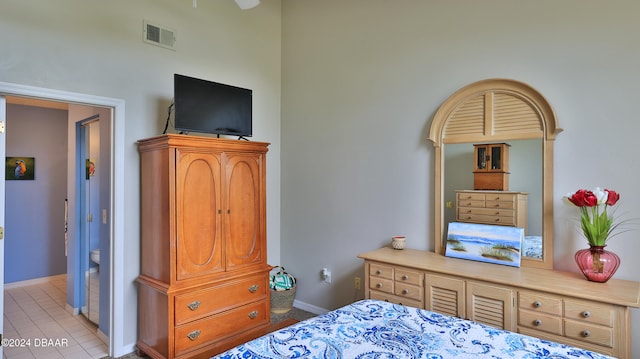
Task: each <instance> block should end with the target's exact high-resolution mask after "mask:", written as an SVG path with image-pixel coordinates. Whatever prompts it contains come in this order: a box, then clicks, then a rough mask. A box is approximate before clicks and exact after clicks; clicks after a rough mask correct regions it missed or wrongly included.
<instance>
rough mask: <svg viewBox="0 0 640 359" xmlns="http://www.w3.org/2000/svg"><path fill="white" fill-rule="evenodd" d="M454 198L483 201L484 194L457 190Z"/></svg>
mask: <svg viewBox="0 0 640 359" xmlns="http://www.w3.org/2000/svg"><path fill="white" fill-rule="evenodd" d="M456 199H457V200H458V201H482V202H484V199H485V194H484V193H477V192H458V194H457V197H456Z"/></svg>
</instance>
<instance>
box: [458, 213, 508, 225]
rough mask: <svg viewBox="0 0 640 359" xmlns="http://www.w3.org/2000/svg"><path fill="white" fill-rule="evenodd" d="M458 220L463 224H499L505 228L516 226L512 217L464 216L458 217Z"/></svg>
mask: <svg viewBox="0 0 640 359" xmlns="http://www.w3.org/2000/svg"><path fill="white" fill-rule="evenodd" d="M458 220H459V221H462V222H471V223H488V224H497V225H503V226H513V225H515V223H516V222H515V218H514V217H513V216H511V217H498V216H487V215H481V214H464V215H461V216H458Z"/></svg>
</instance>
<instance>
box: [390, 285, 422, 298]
mask: <svg viewBox="0 0 640 359" xmlns="http://www.w3.org/2000/svg"><path fill="white" fill-rule="evenodd" d="M423 292H424V289H423V288H422V287H419V286H416V285H411V284H405V283H398V282H396V283H395V284H394V294H395V295H397V296H399V297H404V298H409V299H415V300H422V293H423Z"/></svg>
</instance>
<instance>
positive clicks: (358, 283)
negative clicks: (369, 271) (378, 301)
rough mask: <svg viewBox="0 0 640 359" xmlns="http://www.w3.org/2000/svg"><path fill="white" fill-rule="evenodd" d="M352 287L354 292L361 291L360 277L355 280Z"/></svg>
mask: <svg viewBox="0 0 640 359" xmlns="http://www.w3.org/2000/svg"><path fill="white" fill-rule="evenodd" d="M353 287H354V288H355V289H356V290H360V289H362V280H361V279H360V277H356V278H355V280H354V281H353Z"/></svg>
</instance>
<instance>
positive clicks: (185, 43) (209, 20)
mask: <svg viewBox="0 0 640 359" xmlns="http://www.w3.org/2000/svg"><path fill="white" fill-rule="evenodd" d="M0 9H2V11H0V46H1V48H2V53H3V55H2V57H1V58H0V81H2V82H6V83H15V84H21V85H28V86H36V87H42V88H48V89H56V90H62V91H69V92H73V93H82V94H88V95H96V96H101V97H107V98H115V99H123V100H124V101H125V118H124V119H120V120H121V121H119V122H118V121H117V122H116V123H119V124H122V125H123V126H124V127H125V128H124V131H123V133H124V134H125V137H126V138H125V139H124V144H125V148H124V149H123V151H124V158H125V159H126V163H119V165H120V167H118V168H116V169H115V170H116V171H120V172H119V173H120V174H122V171H124V172H125V184H124V188H123V189H122V191H124V198H125V201H126V203H125V205H124V207H125V212H126V213H124V214H123V218H125V223H124V228H125V230H124V231H125V238H121V239H120V240H122V241H123V242H124V243H123V246H124V252H125V253H124V257H125V258H124V260H123V263H125V264H126V268H124V270H123V276H122V278H116V280H117V281H118V282H117V283H119V285H121V286H123V287H124V296H125V298H124V308H119V309H120V310H125V311H126V313H125V316H124V317H125V325H124V327H123V328H121V330H123V331H124V334H123V337H124V338H125V340H124V341H125V342H124V345H123V347H124V349H129V351H131V350H132V349H133V345H134V343H135V340H136V336H137V325H136V323H137V314H136V313H137V310H136V308H137V303H136V300H137V297H136V287H135V283H134V280H135V277H136V276H137V275H138V274H139V268H140V250H139V238H140V226H139V210H140V208H139V194H138V193H139V191H138V188H139V186H140V183H139V161H138V153H137V149H136V145H135V143H136V141H137V140H138V139H140V138H144V137H149V136H154V135H158V134H160V133H161V132H162V129H163V127H164V121H165V117H166V111H167V107H168V106H169V104H170V102H171V98H172V96H173V74H174V73H182V74H185V75H190V76H193V77H199V78H204V79H207V80H212V81H218V82H223V83H228V84H232V85H236V86H240V87H245V88H251V89H253V99H254V103H253V109H254V121H253V123H254V131H253V133H254V137H253V139H254V140H256V141H266V142H271V143H272V145H271V146H270V150H269V153H268V155H267V162H268V164H267V206H268V208H267V231H268V233H267V235H268V247H269V253H268V257H269V262H270V263H278V262H279V261H280V253H279V247H280V244H279V243H280V94H281V67H280V64H281V61H280V60H281V48H280V43H281V9H280V1H279V0H269V1H263V4H261V5H260V6H259V7H256V8H254V9H251V10H246V11H242V10H240V9H239V8H238V6H237V5H236V4H235V2H234V1H233V0H200V1H198V2H197V8H194V7H193V1H191V0H139V1H126V0H115V1H109V2H96V1H83V0H58V1H55V2H54V1H51V2H48V1H36V0H28V1H21V0H0ZM143 20H149V21H152V22H155V23H159V24H161V25H164V26H166V27H170V28H172V29H174V30H176V33H177V42H176V50H175V51H171V50H166V49H163V48H161V47H157V46H153V45H149V44H146V43H144V42H143V41H142V29H143V26H142V24H143ZM116 175H118V174H116ZM121 292H122V291H121ZM116 350H118V351H117V352H116V354H118V353H120V355H122V353H121V350H123V348H116Z"/></svg>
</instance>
